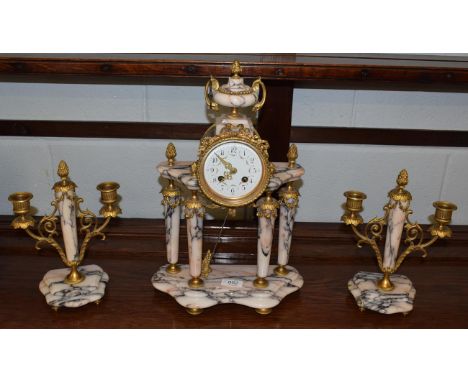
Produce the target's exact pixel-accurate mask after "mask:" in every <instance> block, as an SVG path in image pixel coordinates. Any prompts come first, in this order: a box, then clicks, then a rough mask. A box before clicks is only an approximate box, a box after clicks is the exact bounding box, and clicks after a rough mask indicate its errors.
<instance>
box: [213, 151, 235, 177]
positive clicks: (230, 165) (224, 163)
mask: <svg viewBox="0 0 468 382" xmlns="http://www.w3.org/2000/svg"><path fill="white" fill-rule="evenodd" d="M215 155H216V156H217V157H218V159H219V160H220V161H221V163H222V164H223V166H224V167H226V168H227V169H228V170H229V173H230V174H235V173H236V172H237V168H235V167H234V166H233V165H232V164H231V163H229V162H228V161H227V160H225V159H223V158H221V157H220V156H219V155H218V154H216V153H215Z"/></svg>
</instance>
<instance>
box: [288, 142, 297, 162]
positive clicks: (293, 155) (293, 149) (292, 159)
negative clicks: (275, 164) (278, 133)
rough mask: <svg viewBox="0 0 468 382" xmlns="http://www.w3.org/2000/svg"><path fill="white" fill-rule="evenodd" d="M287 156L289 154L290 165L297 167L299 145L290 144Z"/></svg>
mask: <svg viewBox="0 0 468 382" xmlns="http://www.w3.org/2000/svg"><path fill="white" fill-rule="evenodd" d="M287 156H288V162H289V164H288V167H289V168H295V167H296V159H297V157H298V154H297V146H296V145H295V144H294V143H293V144H292V145H291V146H289V150H288V155H287Z"/></svg>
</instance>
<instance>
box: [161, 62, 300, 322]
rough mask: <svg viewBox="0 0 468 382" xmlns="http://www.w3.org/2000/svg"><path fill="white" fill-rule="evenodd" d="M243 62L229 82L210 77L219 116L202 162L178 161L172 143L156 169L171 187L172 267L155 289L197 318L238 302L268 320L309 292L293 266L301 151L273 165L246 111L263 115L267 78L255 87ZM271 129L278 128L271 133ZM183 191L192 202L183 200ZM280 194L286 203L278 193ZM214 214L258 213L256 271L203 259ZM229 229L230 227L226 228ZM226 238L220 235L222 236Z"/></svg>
mask: <svg viewBox="0 0 468 382" xmlns="http://www.w3.org/2000/svg"><path fill="white" fill-rule="evenodd" d="M241 71H242V69H241V66H240V63H239V62H238V61H234V63H233V64H232V74H231V76H230V77H229V79H228V83H227V84H224V85H220V84H219V82H218V80H216V79H215V78H213V77H211V78H210V80H209V81H208V82H207V84H206V86H205V102H206V104H207V107H208V108H210V109H211V110H213V111H219V110H220V106H223V107H224V108H228V110H229V112H228V113H219V116H218V117H217V118H216V120H215V123H214V124H213V125H211V126H210V127H209V128H208V129H207V131H206V132H205V134H204V135H203V137H202V138H201V140H200V145H199V149H198V157H197V159H196V160H195V161H177V160H176V148H175V146H174V145H173V144H172V143H169V145H168V146H167V149H166V157H167V161H165V162H162V163H160V164H159V165H158V166H157V169H158V172H159V174H160V175H161V176H162V177H163V178H165V179H166V180H167V181H165V182H167V183H166V184H167V185H166V186H165V187H164V189H163V190H162V194H163V201H162V204H163V205H164V217H165V224H166V248H167V260H168V264H167V265H164V266H162V267H161V268H160V269H159V270H158V272H156V273H155V274H154V275H153V278H152V283H153V286H154V287H155V288H156V289H158V290H160V291H162V292H165V293H168V294H170V295H171V296H172V297H174V298H175V300H176V301H177V302H178V303H179V304H181V305H182V306H184V307H185V308H186V309H187V311H188V312H189V313H191V314H199V313H201V312H202V311H203V309H205V308H208V307H210V306H213V305H217V304H222V303H235V304H240V305H245V306H248V307H252V308H255V310H256V311H257V312H258V313H260V314H268V313H270V312H271V311H272V308H273V307H275V306H276V305H278V304H279V303H280V301H281V300H282V299H283V298H284V297H285V296H286V295H288V294H290V293H292V292H294V291H296V290H298V289H299V288H301V286H302V285H303V278H302V276H301V275H300V274H299V272H298V271H297V270H296V269H295V268H293V267H291V266H290V265H288V260H289V251H290V247H291V238H292V230H293V225H294V217H295V214H296V210H297V207H298V198H299V193H298V191H297V190H296V188H295V186H294V182H295V181H296V180H298V179H300V178H301V176H302V175H303V174H304V169H303V168H302V167H301V166H300V165H299V164H297V163H296V159H297V156H298V154H297V148H296V146H295V145H294V144H293V145H291V146H290V149H289V151H288V155H287V157H288V161H287V162H270V161H269V157H268V148H269V143H268V142H267V141H265V140H263V139H262V138H261V137H260V135H259V133H258V132H257V131H256V129H255V128H254V125H253V123H252V120H251V118H249V117H247V116H246V115H245V114H243V113H241V112H240V110H239V109H241V108H250V109H251V110H252V111H253V112H257V111H259V110H260V109H261V108H262V106H263V104H264V102H265V99H266V94H267V92H266V88H265V85H264V84H263V82H262V81H261V79H260V78H259V79H257V80H255V81H254V82H253V83H252V86H249V85H247V84H245V83H244V79H243V78H242V77H241V75H240V74H241ZM271 128H274V126H272V127H271ZM182 188H185V189H186V190H188V191H189V194H190V196H188V197H186V198H185V200H183V198H182V192H181V191H182ZM276 190H279V193H278V195H279V200H277V199H275V198H274V197H273V195H272V193H273V192H274V191H276ZM208 207H216V208H222V209H224V210H225V220H224V224H225V222H226V219H227V218H228V216H229V215H234V214H235V211H236V209H237V208H239V207H246V208H256V210H257V217H258V240H257V241H258V243H257V248H256V251H257V264H256V265H221V264H210V262H211V259H212V256H213V255H214V253H215V251H216V245H215V248H214V249H213V250H212V251H210V250H208V251H207V252H206V255H205V256H203V221H204V217H205V211H206V208H208ZM278 210H279V229H278V232H279V237H278V259H277V265H276V266H274V265H270V257H271V250H272V243H273V236H274V226H275V220H276V218H277V217H278ZM182 213H183V214H184V217H185V220H186V226H187V237H188V252H189V264H188V265H184V264H178V259H179V230H180V219H181V215H182ZM224 224H223V227H224ZM220 234H221V232H220Z"/></svg>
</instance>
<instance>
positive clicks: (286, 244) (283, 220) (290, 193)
mask: <svg viewBox="0 0 468 382" xmlns="http://www.w3.org/2000/svg"><path fill="white" fill-rule="evenodd" d="M280 197H281V201H280V219H279V235H278V265H279V267H277V268H276V269H275V273H276V274H279V275H284V274H287V272H288V271H287V269H286V268H285V266H286V265H287V264H288V261H289V250H290V249H291V239H292V232H293V226H294V217H295V215H296V211H297V204H298V198H299V193H298V192H297V190H296V189H295V188H294V187H293V186H292V184H288V186H287V187H283V188H282V189H281V190H280Z"/></svg>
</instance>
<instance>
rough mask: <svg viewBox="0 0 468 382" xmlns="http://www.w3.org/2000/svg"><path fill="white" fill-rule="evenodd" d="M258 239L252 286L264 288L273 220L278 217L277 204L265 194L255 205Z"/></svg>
mask: <svg viewBox="0 0 468 382" xmlns="http://www.w3.org/2000/svg"><path fill="white" fill-rule="evenodd" d="M257 206H258V207H257V216H258V237H257V278H256V279H255V281H254V286H255V287H257V288H266V287H267V286H268V280H267V279H266V277H267V276H268V266H269V265H270V256H271V247H272V243H273V231H274V228H275V219H276V217H277V215H278V212H277V209H278V206H279V204H278V202H277V201H276V199H274V198H273V197H272V196H271V194H270V193H269V194H267V196H266V197H265V198H262V199H260V200H259V201H258V203H257Z"/></svg>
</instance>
